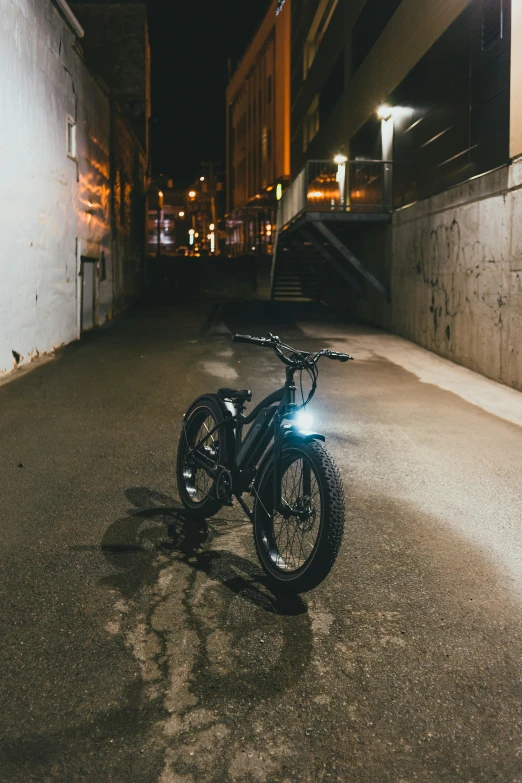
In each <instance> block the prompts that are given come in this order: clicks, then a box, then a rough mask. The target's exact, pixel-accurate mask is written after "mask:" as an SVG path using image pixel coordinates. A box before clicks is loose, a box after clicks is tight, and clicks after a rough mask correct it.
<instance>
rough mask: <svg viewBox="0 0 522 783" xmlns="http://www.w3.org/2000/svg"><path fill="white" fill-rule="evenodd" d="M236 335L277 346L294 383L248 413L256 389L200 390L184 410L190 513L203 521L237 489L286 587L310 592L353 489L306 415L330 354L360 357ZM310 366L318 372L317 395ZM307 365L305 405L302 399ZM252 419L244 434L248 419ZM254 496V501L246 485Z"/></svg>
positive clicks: (337, 540)
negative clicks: (248, 500) (348, 491)
mask: <svg viewBox="0 0 522 783" xmlns="http://www.w3.org/2000/svg"><path fill="white" fill-rule="evenodd" d="M232 339H233V341H234V342H236V343H249V344H251V345H257V346H262V347H264V348H270V349H272V350H273V351H274V352H275V354H276V355H277V356H278V357H279V359H280V360H281V361H282V362H283V364H284V365H285V366H286V381H285V384H284V386H282V387H281V388H280V389H277V390H276V391H274V392H272V394H269V395H268V396H267V397H266V398H265V399H264V400H261V402H260V403H259V404H258V405H257V406H256V407H255V408H254V409H253V410H252V411H251V412H250V413H249V415H248V416H245V415H244V410H245V403H246V402H251V400H252V393H251V392H250V391H249V390H248V389H240V390H237V389H229V388H223V389H218V391H217V393H216V394H203V395H202V396H200V397H198V398H197V399H196V400H194V402H193V403H192V405H191V406H190V407H189V409H188V410H187V412H186V413H185V415H184V416H183V426H182V431H181V434H180V439H179V444H178V455H177V471H176V472H177V482H178V490H179V495H180V498H181V502H182V503H183V506H184V508H185V512H186V516H187V517H188V518H189V519H191V520H194V521H203V520H204V519H207V518H209V517H211V516H213V515H214V514H217V513H218V512H219V511H220V510H221V508H222V507H223V506H226V505H232V502H233V498H234V497H235V498H236V499H237V501H238V502H239V504H240V505H241V507H242V508H243V510H244V511H245V513H246V515H247V517H248V518H249V519H250V521H251V522H252V523H253V528H254V543H255V547H256V551H257V555H258V557H259V560H260V562H261V565H262V567H263V569H264V570H265V572H266V574H267V575H268V576H269V577H270V579H271V580H272V582H274V583H276V584H277V585H278V586H279V587H281V586H285V587H287V588H289V589H291V590H293V591H295V592H306V591H307V590H311V589H313V588H314V587H317V585H318V584H320V583H321V582H322V581H323V579H324V578H325V577H326V576H327V575H328V573H329V572H330V570H331V568H332V566H333V564H334V562H335V560H336V558H337V555H338V553H339V549H340V546H341V540H342V535H343V530H344V514H345V505H344V490H343V485H342V481H341V476H340V473H339V470H338V468H337V465H336V464H335V462H334V460H333V459H332V457H331V456H330V454H329V453H328V451H327V450H326V448H325V447H324V446H323V445H322V443H323V442H324V441H325V438H324V436H323V435H321V434H319V433H318V432H313V431H311V430H308V429H305V428H304V426H305V425H303V424H302V423H300V422H299V418H300V415H301V414H302V412H304V411H305V410H306V406H307V404H308V403H309V402H310V400H311V399H312V397H313V396H314V394H315V391H316V388H317V379H318V374H319V373H318V367H317V363H318V361H319V359H320V358H321V357H326V358H329V359H337V360H338V361H341V362H346V361H348V360H349V359H352V358H353V357H351V356H349V355H348V354H345V353H338V352H336V351H330V350H328V349H324V350H321V351H317V352H313V353H309V352H306V351H300V350H296V349H295V348H292V347H291V346H289V345H286V344H285V343H283V342H281V340H280V339H279V337H277V336H275V335H273V334H270V333H268V336H267V337H251V336H250V335H241V334H236V335H234V336H233V338H232ZM303 373H307V374H308V375H309V377H310V379H311V388H310V391H309V393H308V396H307V399H306V400H305V399H304V393H303ZM296 374H299V380H300V390H301V404H297V403H296V393H297V387H296V383H295V375H296ZM248 425H251V426H250V428H249V430H248V432H247V433H246V435H245V437H244V438H243V428H244V427H245V426H248ZM245 493H250V494H251V495H252V496H253V509H251V508H250V507H249V506H248V504H247V503H246V502H245V500H244V499H243V497H242V496H243V494H245Z"/></svg>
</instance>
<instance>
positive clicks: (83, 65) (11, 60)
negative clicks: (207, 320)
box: [0, 0, 148, 373]
mask: <svg viewBox="0 0 522 783" xmlns="http://www.w3.org/2000/svg"><path fill="white" fill-rule="evenodd" d="M139 5H140V6H141V7H142V8H143V4H139ZM78 11H79V12H80V11H81V9H80V7H78ZM0 15H1V18H2V25H1V28H0V70H1V72H2V74H3V80H2V90H1V91H0V115H1V117H2V122H1V123H0V149H2V150H3V153H4V154H3V156H2V160H3V168H2V179H1V181H0V207H1V208H0V224H1V230H0V271H1V275H2V285H0V324H1V328H0V373H1V372H6V371H9V370H11V369H13V367H15V366H16V365H19V364H24V363H26V362H28V361H30V360H31V359H32V358H33V357H35V356H38V355H41V354H43V353H46V352H49V351H52V350H53V349H54V348H56V347H58V346H60V345H63V344H65V343H68V342H70V341H72V340H75V339H77V338H78V337H79V336H80V334H81V332H82V331H85V330H86V329H90V328H91V327H93V326H95V325H98V324H102V323H104V322H105V321H106V320H107V319H109V318H112V317H113V316H114V315H115V314H116V313H117V312H118V311H119V310H121V309H122V308H123V307H125V306H126V304H127V303H129V302H130V301H131V300H132V299H133V298H135V297H136V296H138V295H139V294H140V292H141V289H142V284H143V279H144V275H145V267H144V248H145V219H146V215H145V193H146V185H147V170H148V166H147V153H146V139H145V136H144V135H141V137H140V138H138V135H139V128H138V125H137V124H136V123H134V122H133V120H132V118H129V116H128V115H127V113H126V111H125V110H123V109H121V108H120V106H119V105H118V103H117V101H116V100H115V97H114V93H113V92H111V88H112V85H111V78H112V77H111V74H110V73H109V72H107V73H106V74H105V77H106V78H105V79H104V80H101V79H100V78H99V77H98V75H97V73H98V72H97V71H96V72H95V71H94V70H93V69H92V68H91V64H90V57H89V56H88V49H89V45H90V41H89V36H88V35H86V34H85V31H84V29H83V27H82V23H81V21H80V20H79V19H78V17H76V16H75V14H74V13H73V11H72V10H71V7H70V6H69V5H68V3H67V2H66V0H53V2H51V0H0ZM15 31H16V34H15ZM91 35H99V36H108V38H109V39H110V31H109V30H103V31H102V30H97V31H96V32H94V31H93V32H92V33H91ZM142 36H143V40H142V46H141V48H140V49H139V50H136V53H135V54H136V58H138V57H141V59H142V70H143V73H144V74H147V76H146V78H147V79H148V70H147V67H146V65H144V64H143V61H146V60H147V59H148V42H147V38H146V27H145V28H143V29H142ZM118 45H119V39H118V35H117V34H115V36H114V41H113V46H114V48H115V49H117V47H118ZM82 47H83V48H82ZM83 49H85V52H86V54H85V55H84V54H83ZM136 67H138V64H136ZM140 89H141V88H140ZM142 91H143V92H144V93H147V91H148V87H146V86H143V90H142ZM146 125H147V123H146V122H145V123H144V125H143V123H142V127H143V129H146Z"/></svg>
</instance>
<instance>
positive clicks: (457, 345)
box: [291, 0, 522, 389]
mask: <svg viewBox="0 0 522 783" xmlns="http://www.w3.org/2000/svg"><path fill="white" fill-rule="evenodd" d="M521 40H522V0H440V2H437V3H432V2H429V0H357V1H356V2H353V3H343V2H339V0H321V2H316V1H314V2H312V0H303V2H301V3H299V4H297V3H294V4H293V6H292V92H291V96H292V97H291V105H292V119H291V122H292V148H291V159H292V177H293V179H295V178H296V177H297V176H298V175H299V172H300V171H301V170H302V168H303V166H304V165H305V164H306V162H307V161H310V160H333V158H334V156H336V155H338V156H339V155H342V156H344V157H346V158H348V160H349V161H353V162H354V163H357V164H360V163H361V161H364V160H375V159H377V160H383V159H390V160H391V161H392V164H393V187H392V204H391V206H392V208H393V209H392V214H391V219H390V222H389V223H388V224H387V225H386V226H384V227H380V228H378V229H377V228H375V227H371V228H370V227H367V228H364V227H362V226H359V227H358V229H357V232H358V233H357V236H355V228H354V229H352V234H353V240H352V241H353V243H354V244H353V247H356V253H355V255H356V256H358V257H359V258H360V260H361V261H362V262H363V264H364V265H365V266H366V268H367V269H368V270H369V271H370V272H371V274H372V275H373V276H374V277H375V278H377V279H379V280H380V281H382V282H383V284H384V286H383V288H384V287H386V288H387V289H388V291H389V297H385V296H382V292H380V291H379V290H378V288H377V287H376V286H372V285H367V283H365V281H364V280H362V278H361V277H360V275H358V273H357V270H355V272H354V274H355V277H356V278H357V279H356V280H355V282H358V283H362V285H359V286H358V287H357V286H350V285H348V284H347V283H346V281H345V280H343V284H342V286H339V279H340V278H339V277H338V275H337V276H336V273H335V272H334V271H332V277H333V282H334V283H335V282H337V286H335V285H334V286H333V288H334V289H335V288H337V292H336V303H337V304H340V305H342V306H344V307H346V308H347V309H349V310H350V311H352V312H354V313H356V314H357V315H359V316H362V317H364V318H365V319H366V320H369V321H372V322H374V323H376V324H378V325H381V326H383V327H385V328H388V329H391V330H393V331H395V332H397V333H399V334H401V335H403V336H405V337H407V338H408V339H411V340H413V341H415V342H417V343H419V344H421V345H423V346H425V347H426V348H429V349H430V350H433V351H435V352H437V353H439V354H440V355H442V356H444V357H446V358H448V359H452V360H454V361H456V362H458V363H460V364H463V365H465V366H467V367H470V368H471V369H473V370H476V371H479V372H481V373H483V374H485V375H487V376H489V377H491V378H493V379H495V380H499V381H501V382H503V383H506V384H508V385H511V386H514V387H516V388H518V389H522V340H521V337H522V54H521V47H520V41H521ZM347 165H349V164H347ZM346 209H348V207H346ZM347 241H348V240H347ZM347 266H350V265H349V264H348V265H347ZM352 272H353V269H352Z"/></svg>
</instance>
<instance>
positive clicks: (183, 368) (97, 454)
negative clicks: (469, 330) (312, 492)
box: [0, 301, 522, 783]
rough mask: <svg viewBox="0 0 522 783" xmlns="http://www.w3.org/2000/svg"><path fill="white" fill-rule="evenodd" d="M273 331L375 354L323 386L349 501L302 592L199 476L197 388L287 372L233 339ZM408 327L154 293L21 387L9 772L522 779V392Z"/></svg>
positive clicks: (0, 530) (6, 576) (8, 389)
mask: <svg viewBox="0 0 522 783" xmlns="http://www.w3.org/2000/svg"><path fill="white" fill-rule="evenodd" d="M268 330H270V331H273V332H276V333H278V334H279V335H280V336H281V337H284V338H285V339H287V340H289V341H291V342H292V343H295V344H296V347H302V348H306V347H307V346H310V347H311V348H318V347H330V348H333V349H335V350H347V351H349V352H350V353H353V354H354V355H355V357H356V361H355V362H353V363H350V364H349V365H348V366H346V365H339V364H338V363H334V362H332V363H327V362H325V363H324V365H326V366H324V365H323V366H322V367H321V374H320V378H319V387H318V392H317V395H316V398H315V400H314V403H313V405H312V406H311V409H312V412H313V413H314V415H315V417H316V423H317V424H316V426H317V429H319V431H322V432H324V434H325V435H326V437H327V443H326V445H327V448H328V449H329V450H330V452H331V453H332V455H333V456H334V458H335V459H336V461H337V462H338V465H339V467H340V470H341V474H342V476H343V481H344V485H345V492H346V497H347V518H346V529H345V537H344V542H343V546H342V549H341V554H340V556H339V559H338V562H337V564H336V566H335V567H334V570H333V571H332V573H331V575H330V576H329V577H328V578H327V580H326V581H325V582H324V583H323V584H322V585H321V586H320V587H319V588H317V589H316V590H315V591H312V592H311V593H307V594H304V595H302V596H292V595H289V594H286V595H285V594H275V593H274V592H273V591H272V590H271V589H270V586H269V584H268V583H267V581H266V580H265V578H264V576H263V573H262V571H261V569H260V567H259V565H258V563H257V560H256V556H255V551H254V546H253V541H252V533H251V529H250V525H249V523H248V522H247V521H246V520H245V518H244V515H243V514H242V512H241V509H239V508H238V507H237V506H234V507H233V508H225V509H223V510H222V512H220V514H218V515H217V516H216V517H214V518H212V519H210V520H208V522H207V523H206V524H204V525H202V526H200V527H197V526H187V525H186V524H185V521H184V518H183V514H182V511H181V507H180V503H179V500H178V498H177V494H176V488H175V478H174V467H175V462H174V460H175V453H176V445H177V438H178V436H179V431H180V422H181V416H182V413H183V412H184V410H185V409H186V408H187V407H188V405H189V404H190V402H191V401H192V399H193V398H194V397H196V396H197V395H198V394H199V393H202V392H204V391H212V390H214V389H215V388H217V387H219V386H222V385H231V384H236V383H237V384H238V388H241V387H243V386H246V387H250V388H252V390H253V391H254V404H255V401H256V400H259V399H260V398H261V396H264V395H265V394H267V393H268V392H269V391H271V390H272V389H273V388H275V385H276V384H277V385H279V383H280V379H281V378H282V377H283V372H282V366H281V365H280V363H279V362H278V360H277V359H276V358H275V357H274V356H273V355H272V354H271V353H269V352H268V351H263V350H260V349H259V350H256V349H255V348H252V347H250V346H244V345H233V344H232V343H231V342H230V334H231V333H232V332H233V331H242V332H248V333H251V334H263V333H266V331H268ZM403 342H404V341H403ZM401 346H402V343H400V341H398V338H394V337H392V336H386V335H385V334H384V333H382V332H379V331H377V330H372V329H369V328H365V327H361V326H351V325H349V324H346V323H343V322H341V321H338V320H335V317H334V316H333V315H332V314H331V313H327V312H325V311H320V310H317V309H314V308H307V307H301V308H296V309H295V310H293V311H292V310H290V309H289V308H288V307H286V308H283V307H281V306H280V305H279V306H276V305H272V304H270V303H260V302H248V303H243V304H234V303H222V304H221V305H214V304H211V303H209V302H203V301H200V302H192V303H191V304H190V305H189V304H178V305H177V306H170V305H168V304H165V303H163V304H162V305H161V306H157V307H152V306H151V305H150V304H149V305H144V306H141V307H137V308H134V309H133V310H131V311H129V312H128V313H127V314H126V315H125V316H124V317H122V318H121V319H120V320H119V321H118V322H116V323H114V324H113V325H111V326H110V328H105V329H101V330H99V331H97V332H94V333H92V334H89V335H87V336H86V337H85V338H84V339H83V340H82V341H81V342H80V343H77V344H74V345H71V346H69V347H67V348H65V349H64V350H62V351H60V352H59V353H58V354H57V356H56V358H55V360H54V361H52V362H47V363H45V364H44V365H42V366H41V367H38V368H36V369H35V370H34V371H32V372H30V373H26V374H24V375H22V376H21V377H19V378H14V380H13V381H12V382H10V383H7V384H4V385H2V386H1V387H0V433H1V442H2V449H1V450H0V471H1V475H2V486H1V490H0V493H1V504H2V512H1V525H0V535H1V541H2V548H1V555H0V573H1V582H0V595H1V599H2V612H1V621H0V622H1V629H0V630H1V637H0V638H1V642H0V661H1V665H2V671H3V675H4V676H3V678H2V693H1V695H0V699H1V703H2V711H1V713H2V715H1V719H0V720H1V737H2V740H1V744H0V781H2V783H19V782H20V783H21V782H22V781H24V782H25V781H39V782H40V781H51V780H60V781H97V783H98V782H99V781H125V782H126V783H128V782H129V781H132V782H133V783H134V781H136V783H141V781H143V782H144V783H148V782H149V781H151V782H152V781H158V782H159V783H315V781H343V782H344V781H350V783H352V782H354V783H378V782H380V781H383V782H384V781H392V782H393V783H413V782H414V781H421V782H422V783H424V782H425V783H431V782H432V781H433V782H434V783H435V782H438V781H444V783H446V781H452V782H453V781H455V782H459V783H460V781H462V783H470V781H472V782H473V783H479V781H484V782H485V783H491V781H493V780H499V781H503V783H508V782H509V783H521V782H522V740H521V737H522V732H521V728H522V707H521V705H522V679H521V675H520V651H521V641H522V635H521V630H522V610H521V591H520V586H521V584H522V577H521V561H522V558H521V547H520V521H521V519H522V514H521V511H522V501H521V499H520V475H521V469H522V429H521V428H520V427H519V426H517V425H516V424H515V423H513V421H514V420H516V413H517V411H516V410H515V409H516V406H517V405H519V406H520V404H521V403H520V402H519V398H518V397H517V396H514V397H512V400H513V402H512V406H514V407H513V411H514V412H513V415H512V416H511V419H510V420H506V419H505V418H501V416H500V415H498V416H495V415H493V414H492V413H491V411H489V412H488V411H487V410H484V407H483V406H482V407H481V399H482V398H481V397H480V395H479V393H478V392H477V394H476V396H475V397H473V396H471V397H470V399H466V398H465V396H466V395H468V396H469V395H470V394H471V392H472V387H473V379H471V380H469V381H466V383H464V386H465V387H466V392H462V393H454V392H452V391H451V390H450V388H451V384H449V382H448V383H445V381H444V377H445V376H444V368H443V367H442V365H440V362H441V360H440V359H438V358H437V357H434V356H432V355H430V354H428V353H427V352H425V351H421V349H415V351H418V352H421V353H422V361H423V362H424V365H423V366H424V369H425V370H426V368H427V369H428V370H429V369H430V368H432V370H433V372H432V375H431V376H430V377H429V379H428V380H426V379H423V380H420V377H419V376H420V375H422V373H421V371H420V370H419V371H417V370H416V369H412V367H410V366H409V365H408V363H407V361H405V360H404V361H403V359H401V358H400V357H399V353H398V352H399V348H400V349H401V350H402V351H404V350H405V348H404V346H402V348H401ZM388 349H389V355H390V357H391V358H387V354H386V352H387V351H388ZM412 350H413V349H412ZM394 352H395V353H394ZM401 356H402V354H401ZM415 356H417V354H415ZM418 356H420V353H419V354H418ZM419 361H420V359H419ZM441 368H442V369H441ZM450 371H451V372H456V373H457V374H459V373H464V374H465V373H468V371H465V370H461V368H456V369H452V368H451V367H449V368H448V370H447V372H448V373H450ZM416 372H417V374H416ZM426 372H427V370H426ZM439 375H440V383H439V382H438V381H436V380H434V379H437V378H438V377H439ZM471 375H473V374H470V376H471ZM448 377H449V376H448ZM459 377H460V376H459ZM462 378H464V379H465V378H468V376H467V375H462ZM476 383H477V389H478V388H479V387H480V383H481V380H480V378H479V377H478V376H477V381H476ZM448 384H449V385H448ZM507 391H509V390H507ZM499 394H500V392H499ZM511 394H515V393H513V392H511ZM463 395H464V396H463ZM521 396H522V395H521ZM19 465H23V467H19Z"/></svg>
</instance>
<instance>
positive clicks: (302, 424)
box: [295, 410, 314, 430]
mask: <svg viewBox="0 0 522 783" xmlns="http://www.w3.org/2000/svg"><path fill="white" fill-rule="evenodd" d="M313 420H314V419H313V416H312V414H311V413H308V411H305V410H302V411H298V412H297V413H296V415H295V423H296V424H297V426H298V427H299V429H300V430H309V429H310V427H311V426H312V422H313Z"/></svg>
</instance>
